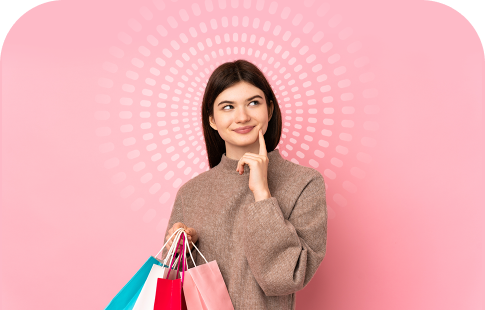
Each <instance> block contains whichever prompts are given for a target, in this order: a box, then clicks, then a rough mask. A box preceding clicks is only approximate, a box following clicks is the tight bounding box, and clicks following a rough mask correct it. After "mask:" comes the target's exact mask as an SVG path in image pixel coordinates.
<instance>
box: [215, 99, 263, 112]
mask: <svg viewBox="0 0 485 310" xmlns="http://www.w3.org/2000/svg"><path fill="white" fill-rule="evenodd" d="M253 102H256V104H255V105H259V104H260V103H259V101H257V100H253V101H251V102H250V103H249V104H251V103H253ZM226 107H232V105H230V104H228V105H225V106H223V107H222V109H223V110H231V109H226Z"/></svg>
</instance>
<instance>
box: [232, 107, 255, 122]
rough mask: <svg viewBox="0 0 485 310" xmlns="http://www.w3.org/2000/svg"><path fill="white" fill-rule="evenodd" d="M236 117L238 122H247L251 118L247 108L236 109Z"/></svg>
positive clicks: (235, 120)
mask: <svg viewBox="0 0 485 310" xmlns="http://www.w3.org/2000/svg"><path fill="white" fill-rule="evenodd" d="M234 117H235V119H234V122H236V123H246V122H248V121H250V120H251V117H250V116H249V114H248V113H247V111H246V109H245V108H239V109H236V115H235V116H234Z"/></svg>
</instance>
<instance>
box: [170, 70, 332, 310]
mask: <svg viewBox="0 0 485 310" xmlns="http://www.w3.org/2000/svg"><path fill="white" fill-rule="evenodd" d="M281 124H282V120H281V112H280V109H279V106H278V102H277V100H276V97H275V95H274V93H273V90H272V89H271V87H270V85H269V83H268V81H267V80H266V78H265V77H264V75H263V73H262V72H261V71H260V70H259V69H258V68H257V67H256V66H255V65H253V64H252V63H250V62H247V61H245V60H237V61H234V62H228V63H224V64H222V65H221V66H219V67H218V68H216V70H215V71H214V72H213V73H212V75H211V77H210V78H209V81H208V84H207V87H206V89H205V93H204V98H203V101H202V125H203V129H204V137H205V143H206V147H207V154H208V159H209V166H210V168H211V169H209V170H208V171H205V172H203V173H201V174H199V175H197V176H196V177H194V178H192V179H191V180H189V181H188V182H187V183H185V184H184V185H182V187H180V189H179V191H178V192H177V195H176V198H175V203H174V206H173V209H172V214H171V216H170V220H169V223H168V227H167V233H166V240H167V239H168V238H169V237H170V236H171V234H172V232H174V231H175V230H176V229H177V228H179V227H183V228H185V229H186V232H187V234H188V238H189V240H190V241H192V242H193V243H195V245H196V246H197V247H198V248H199V249H200V251H201V252H202V254H204V256H205V257H206V258H207V260H208V261H212V260H216V261H217V264H218V266H219V268H220V270H221V273H222V276H223V278H224V281H225V283H226V286H227V289H228V292H229V296H230V297H231V300H232V303H233V305H234V309H236V310H242V309H248V310H254V309H275V310H283V309H295V292H296V291H298V290H301V289H302V288H303V287H305V286H306V285H307V284H308V282H309V281H310V280H311V278H312V277H313V275H314V274H315V272H316V271H317V268H318V266H319V265H320V263H321V262H322V260H323V258H324V256H325V251H326V239H327V208H326V198H325V183H324V179H323V176H322V175H321V174H320V173H319V172H318V171H317V170H315V169H312V168H309V167H305V166H301V165H297V164H295V163H293V162H291V161H288V160H285V159H284V158H283V157H281V155H280V153H279V150H278V149H276V146H277V145H278V143H279V141H280V136H281V127H282V125H281ZM170 246H171V242H170V243H169V244H168V245H167V249H168V248H169V247H170ZM192 248H193V247H192ZM192 250H193V249H192ZM165 252H166V249H165ZM193 255H194V257H195V260H196V264H203V263H204V261H203V259H202V258H201V257H199V255H197V251H193ZM188 261H190V260H188ZM189 267H191V262H189Z"/></svg>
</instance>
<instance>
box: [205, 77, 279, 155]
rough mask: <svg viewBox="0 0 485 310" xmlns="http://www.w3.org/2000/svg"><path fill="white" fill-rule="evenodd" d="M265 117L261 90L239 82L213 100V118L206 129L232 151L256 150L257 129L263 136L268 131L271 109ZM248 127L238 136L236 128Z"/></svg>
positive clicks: (264, 103)
mask: <svg viewBox="0 0 485 310" xmlns="http://www.w3.org/2000/svg"><path fill="white" fill-rule="evenodd" d="M269 114H270V115H268V106H267V105H266V98H265V96H264V93H263V91H262V90H261V89H259V88H257V87H255V86H254V85H252V84H249V83H247V82H239V83H237V84H235V85H233V86H231V87H229V88H226V89H225V90H224V91H223V92H221V93H220V94H219V96H217V98H216V100H215V101H214V117H209V122H210V126H211V127H212V128H214V129H215V130H217V131H218V132H219V135H220V136H221V138H222V139H223V140H224V141H225V142H226V147H227V146H228V144H230V145H233V146H236V147H246V146H249V145H252V144H255V143H256V144H258V146H259V133H258V132H259V129H260V128H262V130H263V134H264V133H265V132H266V130H267V128H268V122H269V120H270V119H271V114H272V109H271V110H270V113H269ZM246 126H251V127H253V128H252V129H251V131H249V132H247V133H238V132H237V131H235V130H236V129H238V128H242V127H246Z"/></svg>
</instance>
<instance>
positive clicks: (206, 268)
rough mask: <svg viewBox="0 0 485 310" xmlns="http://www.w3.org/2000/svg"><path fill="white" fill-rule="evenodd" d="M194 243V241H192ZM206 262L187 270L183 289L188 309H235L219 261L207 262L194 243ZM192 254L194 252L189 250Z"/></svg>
mask: <svg viewBox="0 0 485 310" xmlns="http://www.w3.org/2000/svg"><path fill="white" fill-rule="evenodd" d="M192 244H193V243H192ZM193 245H194V247H195V248H196V250H197V251H198V252H199V254H200V255H201V256H202V257H203V258H204V260H205V262H206V264H203V265H199V266H195V261H194V258H193V257H192V261H193V263H194V266H195V267H193V268H190V269H188V270H187V271H185V279H184V283H183V289H184V294H185V302H186V304H187V309H188V310H234V306H233V305H232V302H231V298H230V297H229V292H228V291H227V287H226V284H225V283H224V278H222V274H221V270H220V269H219V266H218V265H217V262H216V261H215V260H214V261H211V262H210V263H208V262H207V260H206V259H205V257H204V255H202V253H200V251H199V249H198V248H197V247H196V246H195V244H193ZM189 253H190V256H192V252H189Z"/></svg>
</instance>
